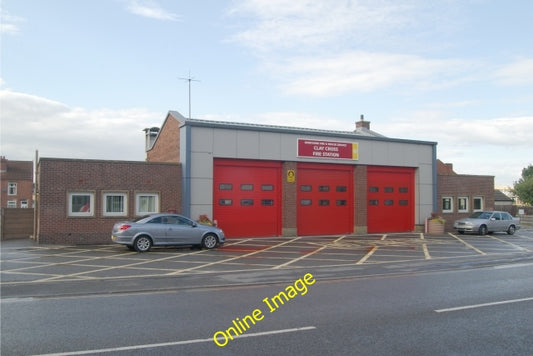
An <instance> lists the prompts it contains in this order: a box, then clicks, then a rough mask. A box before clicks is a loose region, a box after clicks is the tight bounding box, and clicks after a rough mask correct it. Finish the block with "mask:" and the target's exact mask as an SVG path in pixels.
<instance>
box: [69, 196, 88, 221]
mask: <svg viewBox="0 0 533 356" xmlns="http://www.w3.org/2000/svg"><path fill="white" fill-rule="evenodd" d="M93 207H94V194H93V193H84V192H76V193H69V194H68V215H69V216H94V208H93Z"/></svg>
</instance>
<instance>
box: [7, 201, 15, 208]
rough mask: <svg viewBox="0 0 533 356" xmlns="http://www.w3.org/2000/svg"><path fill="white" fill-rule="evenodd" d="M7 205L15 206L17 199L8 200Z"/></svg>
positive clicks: (9, 206)
mask: <svg viewBox="0 0 533 356" xmlns="http://www.w3.org/2000/svg"><path fill="white" fill-rule="evenodd" d="M7 207H8V208H16V207H17V201H16V200H8V201H7Z"/></svg>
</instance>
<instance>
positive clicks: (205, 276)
mask: <svg viewBox="0 0 533 356" xmlns="http://www.w3.org/2000/svg"><path fill="white" fill-rule="evenodd" d="M532 252H533V229H522V230H519V231H518V232H517V233H516V234H515V235H512V236H509V235H507V234H492V235H487V236H477V235H455V234H452V233H447V234H443V235H428V234H423V233H401V234H368V235H338V236H304V237H299V236H298V237H275V238H243V239H229V240H227V242H226V244H225V245H224V246H222V247H219V248H217V249H213V250H205V249H191V248H188V247H180V248H152V250H151V251H150V252H148V253H137V252H132V251H129V250H128V249H126V248H125V247H124V246H121V245H114V244H112V245H90V246H86V245H78V246H63V245H38V244H36V243H34V242H33V241H32V240H7V241H2V244H1V282H0V287H1V296H2V298H18V297H50V296H54V295H63V296H65V295H72V296H79V295H85V294H94V293H99V294H102V293H128V292H139V291H143V290H145V291H151V292H153V291H154V290H156V291H157V290H161V291H163V290H169V289H179V288H207V287H217V286H227V285H235V284H253V283H261V284H265V283H279V282H280V281H285V280H292V279H294V277H295V276H299V275H300V274H302V273H305V272H307V271H308V270H313V271H314V273H315V274H317V275H318V274H320V276H321V279H325V278H337V279H338V278H348V277H350V276H352V277H353V276H359V277H364V276H366V275H376V274H391V273H410V272H412V271H416V270H428V269H443V268H451V266H454V268H458V266H467V267H472V266H476V265H486V264H491V263H495V261H500V262H502V261H503V262H505V263H511V262H513V263H516V262H517V261H518V262H520V261H529V260H532V259H533V253H532Z"/></svg>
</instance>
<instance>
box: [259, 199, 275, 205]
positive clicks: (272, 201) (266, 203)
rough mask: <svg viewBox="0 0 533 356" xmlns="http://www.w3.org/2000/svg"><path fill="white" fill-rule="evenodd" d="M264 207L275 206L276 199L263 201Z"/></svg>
mask: <svg viewBox="0 0 533 356" xmlns="http://www.w3.org/2000/svg"><path fill="white" fill-rule="evenodd" d="M261 205H262V206H274V199H261Z"/></svg>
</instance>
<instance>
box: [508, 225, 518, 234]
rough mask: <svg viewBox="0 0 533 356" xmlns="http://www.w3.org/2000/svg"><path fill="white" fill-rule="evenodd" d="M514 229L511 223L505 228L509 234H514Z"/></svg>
mask: <svg viewBox="0 0 533 356" xmlns="http://www.w3.org/2000/svg"><path fill="white" fill-rule="evenodd" d="M515 231H516V228H515V227H514V225H511V226H509V228H508V229H507V234H509V235H514V233H515Z"/></svg>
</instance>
